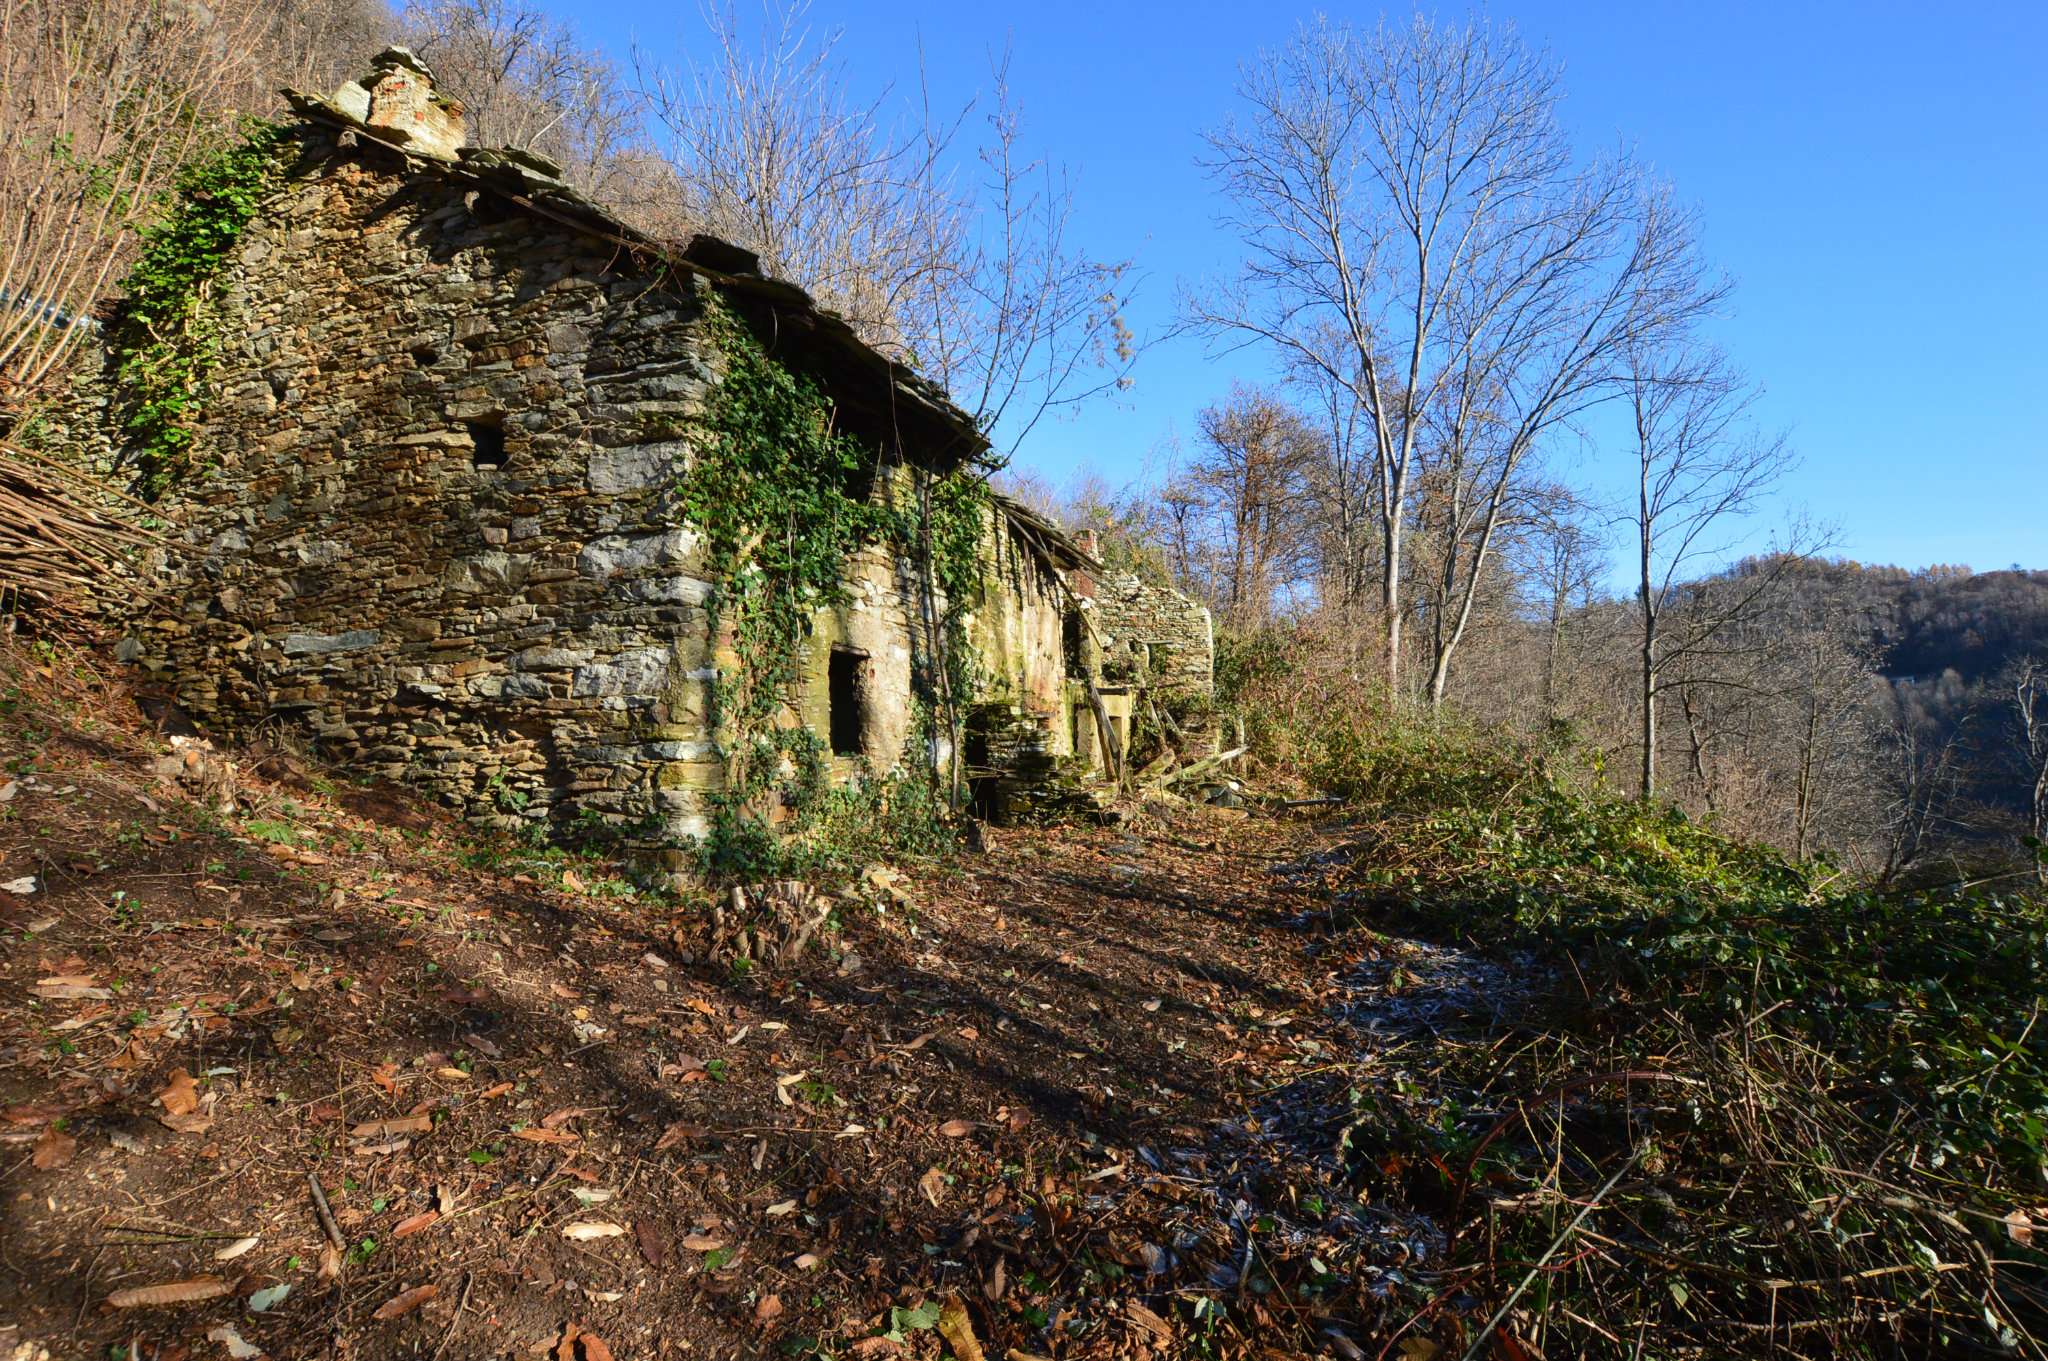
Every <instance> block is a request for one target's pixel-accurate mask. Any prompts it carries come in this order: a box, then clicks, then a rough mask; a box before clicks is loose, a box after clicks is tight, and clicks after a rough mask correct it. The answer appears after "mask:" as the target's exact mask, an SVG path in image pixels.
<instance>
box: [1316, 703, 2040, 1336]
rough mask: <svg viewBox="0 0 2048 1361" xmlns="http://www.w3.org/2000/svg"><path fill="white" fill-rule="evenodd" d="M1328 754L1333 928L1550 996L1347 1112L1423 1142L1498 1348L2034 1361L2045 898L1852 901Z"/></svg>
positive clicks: (1449, 732) (1521, 768)
mask: <svg viewBox="0 0 2048 1361" xmlns="http://www.w3.org/2000/svg"><path fill="white" fill-rule="evenodd" d="M1319 751H1320V763H1319V768H1318V770H1317V772H1316V773H1317V775H1318V778H1319V779H1320V780H1321V781H1322V782H1323V783H1324V785H1325V787H1328V788H1333V789H1335V790H1337V791H1338V792H1341V793H1344V794H1345V795H1347V796H1348V797H1349V798H1350V799H1352V800H1353V801H1354V806H1356V807H1358V808H1360V809H1361V810H1362V816H1361V817H1360V820H1359V822H1358V824H1357V826H1356V827H1355V829H1354V831H1353V832H1352V834H1351V838H1350V845H1349V847H1348V850H1349V853H1350V856H1351V858H1350V861H1349V864H1348V865H1347V866H1346V867H1345V868H1344V870H1343V871H1342V872H1341V874H1340V876H1339V879H1338V882H1337V885H1336V890H1335V905H1336V916H1337V919H1338V922H1339V925H1340V927H1342V928H1345V929H1348V930H1351V931H1354V932H1358V933H1360V934H1361V935H1362V936H1363V937H1364V938H1366V939H1371V938H1373V937H1374V936H1375V935H1376V934H1377V933H1378V932H1381V931H1398V932H1400V933H1402V934H1407V935H1414V936H1421V937H1424V938H1429V939H1435V940H1437V941H1440V942H1444V943H1451V944H1457V945H1460V946H1463V947H1465V948H1467V949H1472V950H1475V951H1477V952H1480V953H1483V954H1486V955H1489V956H1491V957H1493V958H1495V959H1505V960H1512V961H1518V962H1517V964H1516V967H1517V968H1518V969H1519V970H1521V971H1524V972H1525V973H1526V974H1527V975H1528V976H1530V977H1532V978H1540V979H1542V980H1545V981H1544V982H1543V983H1541V984H1538V985H1534V987H1535V994H1536V996H1537V997H1538V999H1539V1000H1535V1001H1532V1002H1531V1003H1530V1004H1529V1007H1528V1009H1527V1015H1525V1016H1524V1017H1523V1018H1522V1019H1521V1020H1520V1021H1519V1022H1518V1023H1517V1027H1516V1028H1515V1029H1514V1030H1512V1031H1510V1032H1506V1033H1504V1034H1503V1035H1502V1036H1501V1037H1499V1038H1498V1041H1497V1042H1496V1043H1490V1044H1488V1045H1475V1046H1455V1047H1447V1049H1446V1053H1447V1055H1448V1057H1447V1060H1446V1062H1445V1063H1444V1064H1443V1065H1442V1066H1441V1067H1440V1068H1438V1069H1436V1070H1435V1071H1434V1073H1433V1074H1432V1079H1431V1082H1430V1083H1426V1084H1423V1087H1424V1089H1425V1090H1419V1091H1418V1092H1417V1093H1416V1094H1415V1100H1413V1101H1410V1100H1409V1099H1408V1096H1407V1095H1405V1094H1404V1095H1402V1096H1401V1097H1399V1098H1395V1099H1382V1098H1381V1097H1377V1096H1361V1095H1360V1094H1359V1093H1357V1092H1354V1099H1355V1100H1358V1101H1359V1102H1360V1104H1361V1106H1362V1107H1364V1108H1366V1109H1368V1110H1373V1111H1374V1112H1375V1113H1376V1114H1377V1115H1378V1116H1381V1117H1383V1119H1382V1123H1383V1124H1384V1123H1386V1122H1388V1121H1395V1122H1399V1123H1401V1124H1402V1128H1403V1132H1404V1134H1405V1135H1407V1136H1410V1137H1414V1136H1417V1135H1418V1133H1419V1135H1420V1137H1424V1138H1427V1139H1428V1140H1429V1141H1430V1142H1431V1144H1432V1147H1431V1148H1430V1149H1429V1150H1427V1151H1428V1152H1429V1153H1430V1155H1431V1158H1432V1159H1433V1162H1431V1163H1429V1164H1428V1165H1430V1166H1433V1167H1434V1168H1436V1169H1437V1171H1435V1172H1432V1173H1431V1174H1430V1175H1431V1176H1432V1177H1434V1178H1435V1179H1436V1180H1437V1181H1438V1182H1440V1185H1438V1186H1437V1187H1436V1188H1435V1192H1436V1193H1437V1194H1438V1195H1440V1196H1442V1197H1445V1198H1447V1201H1448V1204H1449V1205H1450V1206H1451V1207H1453V1208H1452V1209H1451V1210H1450V1213H1451V1214H1452V1216H1453V1219H1454V1223H1453V1225H1452V1227H1454V1228H1455V1229H1457V1231H1458V1233H1459V1235H1460V1236H1459V1237H1458V1238H1457V1240H1456V1241H1457V1244H1458V1246H1457V1249H1456V1251H1455V1253H1454V1257H1455V1263H1454V1270H1455V1271H1456V1272H1457V1273H1460V1274H1461V1275H1462V1277H1463V1278H1464V1279H1465V1283H1466V1284H1467V1286H1468V1287H1469V1288H1470V1289H1472V1290H1473V1292H1474V1297H1475V1298H1477V1299H1483V1300H1485V1301H1487V1302H1488V1309H1489V1311H1490V1309H1491V1308H1492V1307H1493V1306H1496V1305H1499V1304H1501V1303H1504V1302H1506V1301H1507V1300H1508V1299H1510V1298H1511V1297H1512V1298H1513V1300H1514V1307H1513V1308H1511V1309H1510V1310H1509V1311H1508V1314H1507V1315H1506V1316H1505V1317H1504V1318H1503V1319H1502V1320H1501V1322H1500V1323H1499V1324H1498V1325H1497V1332H1505V1333H1508V1334H1511V1335H1512V1334H1514V1333H1515V1331H1516V1330H1517V1329H1519V1330H1520V1333H1521V1336H1523V1337H1526V1338H1529V1339H1531V1340H1537V1341H1540V1344H1541V1345H1542V1346H1543V1347H1545V1348H1547V1349H1549V1351H1550V1354H1553V1355H1555V1354H1560V1351H1562V1352H1565V1353H1569V1354H1575V1355H1618V1354H1626V1355H1642V1356H1646V1357H1647V1356H1660V1355H1665V1356H1675V1355H1686V1354H1692V1355H1698V1354H1734V1353H1739V1354H1744V1355H1785V1356H1792V1355H1799V1356H1806V1355H1816V1356H1817V1355H1890V1354H1898V1353H1899V1352H1900V1351H1901V1350H1903V1351H1905V1352H1908V1353H1911V1354H1930V1353H1943V1352H1948V1351H1951V1350H1953V1351H1955V1352H1956V1353H1958V1354H1963V1353H1971V1352H1976V1351H1978V1350H1979V1349H1983V1351H1982V1354H1998V1353H2007V1354H2014V1355H2040V1354H2041V1350H2040V1348H2041V1343H2040V1342H2038V1341H2036V1339H2037V1338H2040V1337H2042V1336H2043V1329H2042V1323H2043V1320H2044V1319H2048V1289H2044V1287H2048V1277H2044V1274H2043V1269H2044V1267H2048V1257H2044V1255H2043V1254H2042V1253H2041V1252H2040V1251H2039V1250H2038V1249H2037V1248H2036V1247H2034V1246H2033V1242H2032V1239H2033V1232H2034V1230H2033V1228H2032V1226H2033V1224H2034V1223H2036V1222H2037V1221H2039V1220H2041V1219H2043V1218H2044V1217H2048V1211H2043V1210H2042V1209H2041V1208H2039V1207H2041V1206H2043V1205H2044V1204H2048V1024H2042V1023H2041V1022H2042V1021H2043V1019H2044V1018H2043V1017H2042V1016H2041V1010H2042V1007H2043V1004H2044V999H2048V903H2044V901H2043V900H2042V899H2040V898H2038V897H2033V896H2028V895H2026V894H2023V893H2004V892H1995V891H1991V890H1990V889H1988V888H1963V889H1955V890H1951V891H1946V892H1938V893H1930V892H1920V893H1892V892H1883V891H1879V890H1876V889H1874V888H1868V887H1864V886H1860V885H1857V884H1855V883H1853V882H1850V881H1849V880H1848V879H1847V878H1846V877H1845V876H1844V875H1843V874H1842V873H1840V872H1839V871H1837V870H1836V869H1834V868H1832V867H1830V866H1828V865H1825V864H1800V863H1794V862H1793V861H1791V860H1788V859H1787V858H1786V857H1784V856H1783V855H1781V854H1780V853H1778V852H1777V851H1774V850H1771V849H1768V848H1764V847H1760V846H1754V845H1748V844H1744V843H1741V842H1738V841H1735V840H1732V839H1730V838H1728V837H1726V836H1724V835H1722V834H1720V833H1719V832H1717V831H1716V830H1715V829H1713V828H1712V827H1710V826H1702V825H1700V824H1698V823H1695V822H1691V821H1688V820H1687V819H1686V818H1685V817H1684V816H1683V815H1682V814H1681V813H1679V812H1678V811H1676V810H1675V809H1671V808H1667V807H1663V806H1658V805H1653V804H1646V803H1642V802H1639V801H1636V800H1632V799H1625V798H1621V797H1617V796H1614V795H1612V794H1610V793H1608V792H1605V791H1604V790H1603V789H1602V788H1601V787H1600V785H1599V782H1598V780H1597V779H1595V778H1589V777H1588V776H1587V773H1586V772H1584V771H1580V770H1575V769H1574V768H1573V765H1572V759H1571V757H1570V755H1569V754H1568V753H1560V752H1557V751H1544V750H1540V749H1537V748H1533V747H1530V746H1526V745H1523V744H1519V743H1517V742H1514V741H1513V740H1511V739H1503V738H1501V737H1499V736H1497V735H1493V734H1479V733H1466V732H1460V731H1458V730H1457V729H1455V728H1454V727H1451V726H1444V727H1438V728H1433V729H1428V730H1420V731H1413V732H1404V733H1399V734H1393V735H1387V734H1381V735H1379V736H1377V737H1370V736H1366V735H1362V734H1360V733H1351V734H1347V735H1344V736H1342V737H1340V738H1338V739H1335V740H1330V741H1324V742H1322V743H1321V744H1320V747H1319ZM1403 1105H1406V1106H1408V1107H1409V1108H1410V1111H1409V1113H1410V1114H1411V1115H1415V1114H1416V1112H1417V1111H1422V1112H1425V1113H1424V1114H1422V1115H1420V1116H1418V1117H1417V1118H1414V1119H1406V1118H1404V1117H1401V1116H1398V1115H1397V1114H1396V1113H1395V1112H1394V1111H1393V1109H1392V1108H1393V1107H1397V1106H1403ZM1371 1123H1372V1122H1371V1121H1368V1122H1367V1124H1368V1125H1370V1124H1371ZM1610 1177H1613V1178H1616V1180H1614V1181H1613V1182H1612V1183H1611V1184H1610V1182H1609V1179H1610ZM1603 1187H1606V1188H1607V1189H1606V1190H1605V1191H1604V1192H1603V1190H1602V1188H1603ZM1589 1204H1590V1205H1593V1206H1594V1208H1592V1209H1591V1210H1590V1211H1589V1212H1588V1214H1587V1216H1586V1218H1585V1220H1584V1221H1583V1222H1582V1223H1580V1224H1579V1225H1578V1226H1576V1227H1575V1228H1574V1227H1570V1225H1571V1219H1572V1216H1573V1214H1574V1213H1575V1212H1576V1211H1575V1210H1574V1209H1573V1207H1574V1206H1578V1207H1584V1206H1587V1205H1589ZM1503 1205H1507V1206H1513V1207H1514V1208H1512V1209H1508V1210H1503V1209H1501V1208H1499V1207H1501V1206H1503ZM1438 1208H1442V1202H1440V1203H1439V1206H1438ZM2041 1232H2042V1233H2043V1235H2044V1239H2043V1241H2044V1243H2048V1225H2043V1227H2042V1229H2041ZM1546 1252H1548V1254H1549V1255H1548V1256H1545V1255H1544V1254H1545V1253H1546ZM1539 1259H1541V1260H1542V1261H1544V1262H1545V1266H1544V1268H1543V1270H1541V1271H1538V1272H1536V1273H1534V1274H1533V1275H1530V1276H1529V1279H1528V1280H1527V1281H1524V1276H1525V1275H1528V1274H1529V1273H1528V1267H1529V1265H1530V1264H1531V1263H1532V1262H1535V1261H1537V1260H1539ZM1560 1262H1562V1263H1565V1264H1566V1265H1565V1266H1562V1267H1560V1266H1558V1265H1557V1264H1558V1263H1560ZM1518 1285H1519V1286H1521V1287H1522V1293H1521V1294H1520V1295H1519V1296H1515V1295H1513V1291H1514V1290H1515V1289H1516V1287H1517V1286H1518ZM1484 1317H1485V1315H1483V1314H1482V1315H1480V1316H1479V1317H1478V1318H1476V1319H1474V1320H1469V1321H1468V1322H1467V1324H1466V1325H1465V1331H1464V1332H1460V1334H1459V1337H1460V1340H1463V1338H1464V1337H1465V1335H1466V1332H1469V1331H1470V1330H1471V1329H1473V1328H1476V1327H1479V1326H1483V1322H1484ZM1575 1320H1576V1321H1575ZM1603 1330H1604V1332H1603ZM1645 1330H1647V1332H1646V1331H1645ZM1645 1337H1647V1338H1648V1339H1649V1341H1648V1342H1647V1343H1646V1342H1645V1341H1644V1339H1645Z"/></svg>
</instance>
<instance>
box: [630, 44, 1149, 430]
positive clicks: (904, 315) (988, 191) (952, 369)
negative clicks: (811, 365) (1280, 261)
mask: <svg viewBox="0 0 2048 1361" xmlns="http://www.w3.org/2000/svg"><path fill="white" fill-rule="evenodd" d="M710 39H711V41H710V55H709V56H708V57H705V58H702V59H690V60H686V61H683V62H680V63H664V62H662V61H659V60H657V59H655V58H653V57H651V56H649V55H647V54H645V53H642V54H640V55H639V57H638V73H639V85H640V90H641V93H642V94H643V95H644V97H645V98H646V100H647V103H648V107H649V108H650V109H651V110H652V112H653V115H654V118H655V120H656V122H657V124H658V125H659V127H660V129H661V130H662V132H663V134H664V136H663V150H664V152H665V154H666V155H667V157H668V159H669V163H670V166H671V169H672V171H673V174H674V177H675V180H676V182H677V184H678V185H679V187H680V189H681V194H682V201H683V203H684V204H685V205H686V207H685V211H686V213H687V214H688V215H689V216H691V217H693V218H694V219H696V220H697V221H699V222H701V223H702V224H704V226H705V228H706V229H708V230H710V231H712V232H714V233H717V234H720V235H724V236H728V237H730V238H732V239H733V240H736V241H738V242H740V243H742V244H744V245H747V246H748V247H750V248H752V249H754V250H756V251H758V252H759V253H760V254H761V257H762V260H763V262H764V264H765V265H766V266H767V268H768V269H769V270H770V271H771V272H773V273H776V274H780V275H782V276H784V277H786V278H790V279H793V280H795V281H797V282H799V283H801V284H803V285H805V286H806V287H807V288H809V289H811V290H812V291H813V292H814V293H816V294H817V295H818V296H819V297H820V298H821V299H823V300H824V301H825V302H826V303H827V304H828V305H830V306H832V307H833V308H835V309H837V310H839V311H840V312H842V313H844V314H845V315H846V316H847V317H848V318H849V319H850V320H852V321H853V322H854V324H855V325H856V326H857V327H858V328H859V329H860V330H861V331H862V333H863V334H864V335H866V336H867V337H868V338H869V339H870V340H871V341H872V342H873V343H875V344H877V345H878V346H880V347H882V348H883V349H885V350H887V351H889V352H891V353H893V354H895V355H897V356H899V357H900V358H902V359H903V360H905V361H906V362H908V363H910V364H912V365H914V366H916V367H917V368H919V369H920V370H922V371H923V372H924V373H925V374H926V375H927V376H929V377H930V378H932V379H933V380H934V381H936V382H938V383H940V384H942V385H943V386H945V387H946V388H948V389H949V390H950V391H951V392H952V394H953V396H954V399H955V400H956V401H957V402H959V403H960V404H961V406H963V407H964V408H965V409H966V410H968V411H969V412H970V413H972V414H973V415H975V416H976V417H977V418H978V419H979V420H980V421H981V422H982V423H983V425H984V426H985V427H986V428H988V429H990V430H992V431H994V432H995V433H996V434H997V435H998V437H999V439H1000V441H1001V445H1002V447H1003V448H1004V449H1005V450H1009V449H1014V448H1015V447H1016V444H1017V443H1018V441H1020V440H1022V439H1023V438H1024V437H1025V436H1026V435H1028V434H1029V433H1030V432H1031V430H1032V429H1034V428H1035V427H1036V426H1037V425H1038V424H1039V422H1040V421H1042V420H1043V419H1045V418H1046V417H1048V416H1053V415H1057V414H1059V413H1061V412H1063V411H1067V410H1071V409H1072V408H1073V407H1075V406H1077V405H1079V404H1081V403H1083V402H1086V401H1088V400H1091V399H1093V398H1096V397H1099V396H1102V395H1104V394H1106V393H1110V392H1114V391H1116V390H1117V389H1119V388H1120V387H1122V386H1123V385H1124V384H1125V383H1126V381H1127V380H1128V375H1129V371H1130V368H1131V364H1132V361H1133V360H1134V358H1135V348H1136V347H1135V342H1134V338H1133V336H1132V335H1131V333H1130V331H1129V329H1128V328H1127V327H1126V325H1125V323H1124V320H1123V313H1124V308H1125V305H1126V303H1127V301H1128V297H1129V291H1130V286H1131V282H1132V279H1131V269H1130V266H1129V264H1128V263H1126V262H1117V261H1102V260H1098V259H1096V258H1095V257H1093V256H1092V255H1090V254H1089V253H1087V252H1086V251H1084V250H1082V249H1081V248H1080V247H1079V246H1078V245H1077V244H1076V243H1075V242H1074V241H1073V240H1072V239H1071V235H1070V227H1071V222H1072V216H1073V189H1072V186H1071V184H1070V182H1069V181H1068V178H1067V176H1066V174H1065V173H1064V172H1063V171H1062V170H1061V169H1059V168H1058V167H1057V166H1055V165H1053V164H1051V163H1050V162H1048V161H1046V160H1043V159H1041V158H1037V157H1034V156H1032V155H1030V154H1029V153H1027V152H1026V151H1025V150H1024V139H1023V122H1022V118H1021V115H1020V113H1019V111H1018V109H1017V107H1016V105H1015V102H1014V101H1013V99H1012V97H1011V93H1010V89H1009V83H1008V79H1007V74H1006V70H1005V67H1004V65H1003V63H1002V62H1000V61H999V62H997V63H996V65H995V66H994V68H993V70H992V71H991V72H990V82H991V87H992V88H991V90H990V92H989V94H988V95H986V96H985V97H984V98H983V99H982V100H980V101H979V102H977V103H975V104H970V105H967V106H964V107H960V108H944V109H941V108H937V107H935V106H934V104H933V102H932V98H931V95H930V93H929V90H928V89H927V88H925V87H924V86H923V85H922V83H921V84H920V88H919V89H918V91H917V92H916V94H915V96H914V97H910V98H904V97H901V96H899V93H898V92H896V91H894V90H882V91H878V92H876V93H874V94H872V95H867V96H861V95H856V94H855V93H853V91H852V89H851V86H850V80H849V77H848V74H847V72H846V68H845V66H844V64H843V63H842V62H840V61H839V60H838V58H837V56H836V51H835V49H836V44H837V41H838V34H837V33H836V32H823V33H821V32H818V31H816V30H815V29H813V28H812V27H811V25H810V23H809V15H808V13H807V11H806V9H805V8H803V7H802V6H800V5H796V6H786V7H783V6H771V7H770V9H769V10H768V12H767V20H766V22H765V24H763V25H762V26H760V27H759V28H758V29H756V28H751V27H749V26H748V25H746V24H743V23H742V22H740V21H739V19H738V18H737V17H736V16H735V14H734V13H733V12H732V11H731V10H730V9H726V10H720V11H715V12H713V14H712V16H711V32H710ZM687 47H688V44H686V50H687ZM920 74H921V73H920ZM977 122H978V123H979V124H980V125H981V126H982V127H983V129H984V134H983V136H982V137H981V138H980V139H979V142H978V144H975V145H970V144H969V139H968V138H967V137H966V135H965V130H966V129H967V128H969V127H971V126H974V125H975V124H976V123H977Z"/></svg>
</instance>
